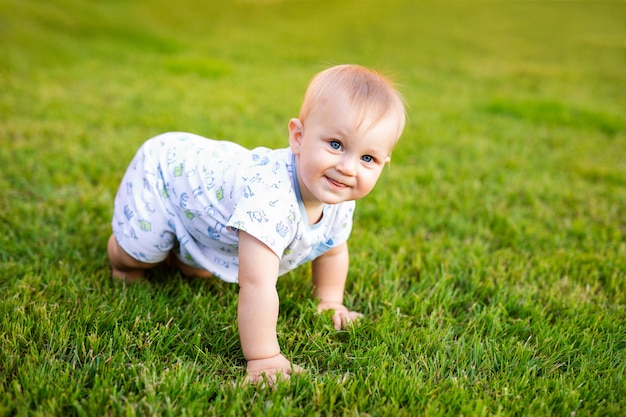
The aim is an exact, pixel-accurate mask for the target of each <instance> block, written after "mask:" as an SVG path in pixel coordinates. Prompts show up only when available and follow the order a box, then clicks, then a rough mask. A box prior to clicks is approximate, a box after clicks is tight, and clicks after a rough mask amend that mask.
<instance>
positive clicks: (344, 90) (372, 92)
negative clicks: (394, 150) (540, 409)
mask: <svg viewBox="0 0 626 417" xmlns="http://www.w3.org/2000/svg"><path fill="white" fill-rule="evenodd" d="M328 100H333V101H343V100H346V101H347V103H348V105H350V107H351V108H352V109H353V110H354V111H355V112H356V113H355V114H356V120H357V124H358V126H356V127H357V128H358V127H359V126H360V125H362V124H363V123H364V122H367V123H368V125H369V126H367V127H371V126H373V125H375V124H377V123H378V122H379V121H380V120H381V119H383V118H384V117H386V116H388V115H390V116H395V117H396V118H397V130H396V132H394V135H395V141H397V140H398V139H399V138H400V135H401V134H402V130H403V129H404V125H405V123H406V111H405V108H404V100H403V99H402V96H401V95H400V93H399V92H398V91H397V90H396V89H395V87H394V86H393V84H392V83H391V81H390V80H389V79H388V78H386V77H385V76H383V75H381V74H379V73H377V72H376V71H373V70H371V69H369V68H365V67H362V66H360V65H337V66H334V67H330V68H328V69H326V70H324V71H322V72H320V73H319V74H317V75H316V76H315V77H314V78H313V79H312V80H311V83H310V84H309V87H308V88H307V90H306V93H305V95H304V101H303V103H302V107H301V108H300V115H299V119H300V120H301V121H302V123H305V122H306V118H307V116H308V115H309V113H311V111H312V109H313V108H314V107H315V106H316V105H323V104H324V102H326V101H328ZM395 141H394V143H395Z"/></svg>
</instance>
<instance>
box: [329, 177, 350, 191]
mask: <svg viewBox="0 0 626 417" xmlns="http://www.w3.org/2000/svg"><path fill="white" fill-rule="evenodd" d="M326 180H328V182H329V183H330V184H331V185H332V186H333V187H336V188H348V187H349V186H348V185H347V184H344V183H342V182H339V181H337V180H334V179H332V178H330V177H326Z"/></svg>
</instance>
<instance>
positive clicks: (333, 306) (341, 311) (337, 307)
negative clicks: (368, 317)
mask: <svg viewBox="0 0 626 417" xmlns="http://www.w3.org/2000/svg"><path fill="white" fill-rule="evenodd" d="M325 310H334V311H335V312H334V314H333V324H334V325H335V329H337V330H341V329H345V328H346V327H347V326H348V324H350V323H352V322H353V321H355V320H358V319H360V318H361V317H363V314H361V313H357V312H356V311H350V310H348V309H347V308H346V306H344V305H343V304H339V303H332V302H325V301H321V302H320V303H319V304H318V306H317V311H319V312H320V313H321V312H322V311H325Z"/></svg>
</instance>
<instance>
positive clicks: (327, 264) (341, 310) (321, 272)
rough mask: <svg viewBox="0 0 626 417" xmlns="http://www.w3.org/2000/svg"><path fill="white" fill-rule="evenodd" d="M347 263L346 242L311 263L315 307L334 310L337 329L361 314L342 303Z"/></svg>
mask: <svg viewBox="0 0 626 417" xmlns="http://www.w3.org/2000/svg"><path fill="white" fill-rule="evenodd" d="M349 264H350V258H349V254H348V244H347V243H343V244H341V245H339V246H337V247H334V248H333V249H331V250H329V251H328V252H326V253H324V254H323V255H321V256H319V257H318V258H316V259H315V260H314V261H313V263H312V267H313V269H312V273H313V291H314V292H313V295H314V297H315V298H317V299H319V300H320V302H319V305H318V307H317V308H318V310H319V311H320V312H321V311H324V310H334V314H333V323H334V325H335V328H336V329H337V330H339V329H341V328H345V327H346V326H347V325H348V323H350V322H352V321H354V320H356V319H358V318H359V317H362V316H363V315H362V314H361V313H357V312H355V311H350V310H348V309H347V308H346V306H344V305H343V292H344V287H345V285H346V278H347V276H348V266H349Z"/></svg>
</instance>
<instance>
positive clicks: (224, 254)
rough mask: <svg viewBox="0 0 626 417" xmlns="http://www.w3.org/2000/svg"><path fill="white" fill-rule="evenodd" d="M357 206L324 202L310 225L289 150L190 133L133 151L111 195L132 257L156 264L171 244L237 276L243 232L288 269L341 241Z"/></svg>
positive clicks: (116, 223) (187, 257) (185, 257)
mask: <svg viewBox="0 0 626 417" xmlns="http://www.w3.org/2000/svg"><path fill="white" fill-rule="evenodd" d="M353 212H354V202H345V203H340V204H335V205H327V206H326V207H325V208H324V212H323V216H322V219H321V221H320V222H319V223H317V224H315V225H309V224H308V222H307V216H306V212H305V211H304V205H303V203H302V201H301V197H300V192H299V190H298V186H297V180H296V176H295V157H294V155H293V154H292V153H291V151H290V149H289V148H284V149H277V150H271V149H268V148H255V149H252V150H248V149H246V148H244V147H242V146H240V145H238V144H235V143H233V142H227V141H216V140H211V139H207V138H203V137H201V136H197V135H193V134H190V133H179V132H175V133H165V134H162V135H159V136H156V137H154V138H152V139H150V140H148V141H147V142H146V143H144V145H143V146H142V147H141V148H140V150H139V151H138V152H137V154H136V155H135V158H134V159H133V161H132V162H131V164H130V165H129V167H128V170H127V171H126V174H125V175H124V178H123V180H122V184H121V186H120V189H119V190H118V193H117V196H116V199H115V209H114V216H113V221H112V226H113V230H114V234H115V236H116V239H117V240H118V243H119V244H120V245H121V246H122V247H123V248H124V250H126V251H127V252H128V253H129V254H131V255H132V256H133V257H134V258H136V259H138V260H140V261H143V262H149V263H155V262H160V261H161V260H163V259H165V257H166V256H167V253H168V252H169V251H170V250H172V249H174V251H175V253H176V254H177V256H178V257H179V258H180V259H181V261H183V262H184V263H186V264H188V265H190V266H193V267H196V268H203V269H206V270H208V271H209V272H211V273H212V274H214V275H216V276H217V277H219V278H221V279H223V280H225V281H228V282H236V281H237V269H238V265H239V255H238V233H239V230H244V231H245V232H246V233H249V234H250V235H252V236H254V237H255V238H257V239H259V240H260V241H261V242H263V243H264V244H266V245H267V246H268V247H269V248H270V249H271V250H272V251H273V252H274V253H275V254H276V255H277V256H278V258H279V259H280V271H279V273H280V274H281V275H282V274H284V273H286V272H288V271H290V270H292V269H294V268H296V267H297V266H298V265H301V264H302V263H304V262H307V261H310V260H312V259H314V258H316V257H317V256H319V255H321V254H322V253H324V252H325V251H327V250H329V249H330V248H332V247H334V246H336V245H339V244H341V243H343V242H345V241H346V240H347V239H348V236H349V234H350V231H351V228H352V216H353Z"/></svg>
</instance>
